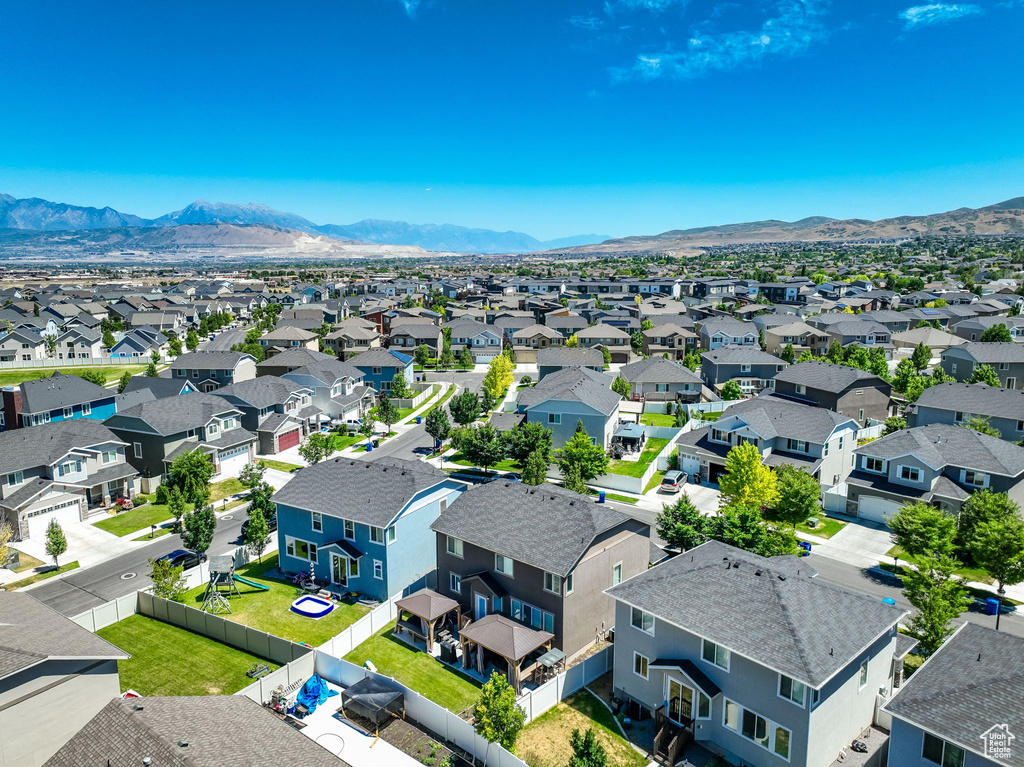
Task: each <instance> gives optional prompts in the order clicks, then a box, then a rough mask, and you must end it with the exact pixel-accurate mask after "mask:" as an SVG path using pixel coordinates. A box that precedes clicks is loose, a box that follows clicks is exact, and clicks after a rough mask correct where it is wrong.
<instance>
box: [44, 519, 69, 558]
mask: <svg viewBox="0 0 1024 767" xmlns="http://www.w3.org/2000/svg"><path fill="white" fill-rule="evenodd" d="M67 550H68V539H67V537H66V536H65V535H64V530H63V528H61V526H60V523H59V522H57V520H56V519H51V520H50V524H48V525H47V526H46V556H48V557H53V564H55V565H56V566H57V567H60V562H58V561H57V558H58V557H59V556H60V555H61V554H63V553H64V552H65V551H67Z"/></svg>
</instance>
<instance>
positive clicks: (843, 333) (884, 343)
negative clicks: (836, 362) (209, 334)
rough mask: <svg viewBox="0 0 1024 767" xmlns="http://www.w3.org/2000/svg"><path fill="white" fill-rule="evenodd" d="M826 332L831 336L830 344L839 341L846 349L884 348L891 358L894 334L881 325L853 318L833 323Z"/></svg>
mask: <svg viewBox="0 0 1024 767" xmlns="http://www.w3.org/2000/svg"><path fill="white" fill-rule="evenodd" d="M825 332H826V333H828V335H829V339H830V341H829V343H831V342H832V341H838V342H839V343H840V344H841V345H842V346H843V347H844V348H845V347H847V346H850V345H854V346H862V347H864V348H866V349H874V348H882V349H884V350H885V352H886V354H887V356H891V352H892V333H891V332H890V331H889V329H888V328H887V327H885V325H882V324H881V323H878V322H871V321H870V320H860V319H856V318H851V319H849V320H845V321H843V322H834V323H832V324H831V325H829V326H828V327H827V328H826V329H825Z"/></svg>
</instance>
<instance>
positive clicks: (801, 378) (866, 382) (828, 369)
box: [775, 360, 885, 393]
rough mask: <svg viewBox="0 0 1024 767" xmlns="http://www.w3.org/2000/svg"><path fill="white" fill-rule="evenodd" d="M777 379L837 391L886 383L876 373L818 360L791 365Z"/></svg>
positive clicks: (810, 387) (812, 387)
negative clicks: (856, 386) (855, 386)
mask: <svg viewBox="0 0 1024 767" xmlns="http://www.w3.org/2000/svg"><path fill="white" fill-rule="evenodd" d="M775 380H776V381H782V382H783V383H792V384H803V385H804V386H806V387H807V388H809V389H820V390H822V391H827V392H835V393H838V392H841V391H843V390H844V389H846V388H848V387H850V386H854V385H859V386H873V385H875V384H884V383H885V382H884V381H883V380H882V379H881V378H879V377H878V376H876V375H875V374H874V373H869V372H868V371H866V370H861V369H860V368H853V367H848V366H846V365H833V364H832V363H831V362H818V361H816V360H812V361H808V362H799V363H797V364H796V365H790V366H789V367H788V368H786V369H785V370H783V371H782V372H781V373H779V374H777V375H776V376H775Z"/></svg>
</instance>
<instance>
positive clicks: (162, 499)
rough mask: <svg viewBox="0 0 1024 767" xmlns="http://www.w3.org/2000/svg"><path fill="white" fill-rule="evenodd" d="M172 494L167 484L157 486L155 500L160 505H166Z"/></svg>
mask: <svg viewBox="0 0 1024 767" xmlns="http://www.w3.org/2000/svg"><path fill="white" fill-rule="evenodd" d="M170 496H171V491H170V490H168V489H167V485H157V486H156V498H155V499H154V500H155V502H156V503H157V504H159V505H160V506H166V505H167V501H168V500H169V499H170Z"/></svg>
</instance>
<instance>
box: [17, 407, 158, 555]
mask: <svg viewBox="0 0 1024 767" xmlns="http://www.w3.org/2000/svg"><path fill="white" fill-rule="evenodd" d="M125 447H126V445H125V443H124V441H122V440H121V439H119V438H118V437H117V436H116V435H114V434H113V433H112V432H111V431H110V430H109V429H108V428H106V427H105V426H104V425H103V424H102V423H100V422H99V421H93V420H90V419H79V420H69V421H61V422H59V423H49V424H45V425H43V426H38V427H36V428H34V429H15V430H13V431H5V432H2V433H0V519H2V518H4V517H6V519H7V522H9V523H10V525H11V527H12V528H13V529H14V533H15V536H16V537H18V538H20V539H21V540H25V539H31V540H37V541H38V540H43V539H44V538H45V535H46V527H47V525H49V524H50V520H54V519H55V520H57V522H58V523H60V525H61V526H62V527H64V526H67V525H69V524H73V523H75V522H79V521H81V520H83V519H86V518H87V517H88V515H89V514H90V512H93V511H101V510H102V509H104V508H106V507H108V506H110V505H112V504H113V503H115V502H116V501H118V500H120V499H121V498H128V499H131V498H134V497H135V477H136V476H137V475H138V472H137V471H136V470H135V468H134V467H133V466H131V465H130V464H129V463H127V462H126V460H125Z"/></svg>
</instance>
